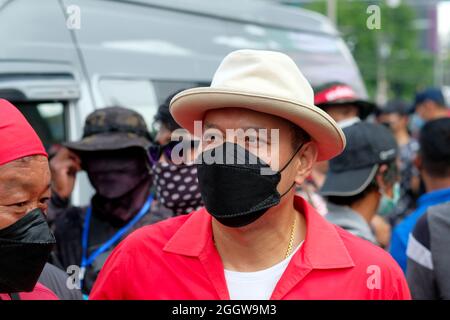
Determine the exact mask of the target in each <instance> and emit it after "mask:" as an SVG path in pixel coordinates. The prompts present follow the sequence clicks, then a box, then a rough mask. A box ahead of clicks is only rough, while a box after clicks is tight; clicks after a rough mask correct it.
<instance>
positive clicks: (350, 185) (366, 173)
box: [320, 164, 379, 197]
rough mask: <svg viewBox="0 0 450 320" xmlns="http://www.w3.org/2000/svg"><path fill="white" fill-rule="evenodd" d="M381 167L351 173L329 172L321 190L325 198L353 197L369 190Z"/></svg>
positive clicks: (361, 169)
mask: <svg viewBox="0 0 450 320" xmlns="http://www.w3.org/2000/svg"><path fill="white" fill-rule="evenodd" d="M378 167H379V165H378V164H376V165H374V166H372V167H366V168H360V169H355V170H351V171H343V172H333V171H328V173H327V177H326V180H325V183H324V184H323V186H322V188H321V189H320V194H321V195H323V196H338V197H351V196H354V195H357V194H359V193H361V192H362V191H364V189H366V188H367V186H368V185H369V183H370V182H371V181H372V179H373V178H374V177H375V174H376V173H377V170H378Z"/></svg>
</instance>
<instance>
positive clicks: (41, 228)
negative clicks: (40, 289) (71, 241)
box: [0, 209, 56, 293]
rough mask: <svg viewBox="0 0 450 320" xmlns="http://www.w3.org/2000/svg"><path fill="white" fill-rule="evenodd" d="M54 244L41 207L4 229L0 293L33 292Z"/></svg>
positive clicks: (0, 232)
mask: <svg viewBox="0 0 450 320" xmlns="http://www.w3.org/2000/svg"><path fill="white" fill-rule="evenodd" d="M55 243H56V242H55V237H54V236H53V233H52V232H51V231H50V228H49V226H48V224H47V221H46V220H45V216H44V213H43V212H42V210H40V209H35V210H33V211H31V212H29V213H28V214H26V215H25V216H24V217H23V218H21V219H20V220H19V221H17V222H16V223H14V224H12V225H10V226H9V227H6V228H4V229H1V230H0V293H14V292H29V291H32V290H33V289H34V287H35V285H36V283H37V281H38V278H39V276H40V275H41V272H42V269H43V268H44V265H45V263H46V262H47V260H48V257H49V254H50V252H51V251H52V248H53V246H54V245H55Z"/></svg>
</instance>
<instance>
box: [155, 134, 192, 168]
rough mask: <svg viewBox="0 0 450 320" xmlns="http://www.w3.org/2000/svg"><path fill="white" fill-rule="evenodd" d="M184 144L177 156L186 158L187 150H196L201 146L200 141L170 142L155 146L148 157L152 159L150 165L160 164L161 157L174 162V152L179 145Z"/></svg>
mask: <svg viewBox="0 0 450 320" xmlns="http://www.w3.org/2000/svg"><path fill="white" fill-rule="evenodd" d="M180 143H181V144H184V146H183V147H182V148H180V151H179V152H177V156H180V157H184V151H186V150H196V149H197V148H198V146H199V144H200V141H199V140H188V141H184V140H183V141H170V142H169V143H166V144H163V145H161V144H153V145H151V146H150V147H149V149H148V156H149V159H150V163H151V164H152V165H154V164H156V163H158V162H159V159H160V158H161V156H164V158H165V159H166V160H167V161H169V162H173V161H172V151H173V149H174V148H175V146H177V145H179V144H180Z"/></svg>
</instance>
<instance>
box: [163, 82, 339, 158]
mask: <svg viewBox="0 0 450 320" xmlns="http://www.w3.org/2000/svg"><path fill="white" fill-rule="evenodd" d="M222 108H244V109H249V110H253V111H258V112H263V113H267V114H271V115H275V116H278V117H280V118H283V119H286V120H289V121H291V122H292V123H294V124H296V125H297V126H299V127H300V128H302V129H303V130H305V131H306V132H307V133H308V134H309V135H310V136H311V138H312V140H313V141H315V142H316V144H317V147H318V157H317V161H323V160H328V159H331V158H333V157H335V156H337V155H338V154H340V153H341V152H342V151H343V150H344V147H345V135H344V133H343V132H342V130H341V129H340V128H339V126H338V125H337V124H336V122H335V121H334V120H333V119H332V118H331V117H330V116H329V115H328V114H327V113H326V112H325V111H323V110H321V109H320V108H318V107H316V106H314V105H305V104H299V103H297V102H295V101H290V100H285V99H280V98H276V97H270V96H264V95H255V94H251V93H247V92H239V91H236V90H225V89H217V88H211V87H201V88H193V89H188V90H185V91H182V92H180V93H179V94H177V95H176V96H175V97H174V98H173V99H172V101H171V103H170V112H171V113H172V116H173V118H174V119H175V121H176V122H177V123H178V124H179V125H180V126H181V127H183V128H185V129H187V130H188V131H189V132H191V133H192V134H194V135H195V134H196V133H195V132H194V121H203V118H204V115H205V113H206V112H207V111H209V110H212V109H222Z"/></svg>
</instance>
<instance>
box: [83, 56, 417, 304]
mask: <svg viewBox="0 0 450 320" xmlns="http://www.w3.org/2000/svg"><path fill="white" fill-rule="evenodd" d="M313 101H314V94H313V90H312V88H311V86H310V84H309V83H308V81H307V80H306V79H305V77H304V76H303V75H302V73H301V72H300V70H299V69H298V67H297V66H296V64H295V63H294V62H293V61H292V60H291V59H290V58H289V57H288V56H287V55H285V54H282V53H279V52H270V51H255V50H238V51H235V52H232V53H230V54H229V55H228V56H226V57H225V59H224V60H223V61H222V63H221V65H220V66H219V68H218V69H217V71H216V73H215V75H214V78H213V81H212V84H211V86H210V87H206V88H194V89H188V90H185V91H182V92H180V93H179V94H177V95H176V96H175V97H174V98H173V99H172V102H171V107H170V109H171V113H172V115H173V117H174V119H175V120H176V121H177V122H178V123H179V124H180V125H181V126H182V127H183V128H185V129H187V130H188V131H189V132H191V133H192V134H194V135H197V136H198V135H200V134H201V137H200V138H201V139H202V143H201V146H200V149H199V150H198V156H197V158H196V163H197V172H198V173H197V174H198V181H199V185H200V188H201V195H202V198H203V201H204V203H205V207H204V208H201V209H200V210H198V211H194V212H192V213H190V214H188V215H184V216H180V217H176V218H173V219H169V220H166V221H163V222H161V223H158V224H155V225H152V226H149V227H145V228H143V229H141V230H140V231H137V232H135V233H134V234H132V235H131V236H129V237H128V238H127V239H126V240H125V241H124V242H122V244H121V245H120V246H119V247H118V248H117V249H116V251H115V252H114V253H113V254H112V256H111V258H110V259H109V260H108V262H107V263H106V265H105V267H104V270H102V272H101V273H100V276H99V279H98V281H97V283H96V286H95V287H94V290H93V293H92V295H91V298H93V299H188V300H189V299H262V300H264V299H409V298H410V294H409V290H408V287H407V284H406V281H405V279H404V276H403V274H402V272H401V270H400V268H399V267H398V266H397V265H396V263H395V262H394V261H393V259H392V258H391V257H390V256H389V255H388V254H387V253H386V252H384V251H383V250H381V249H379V248H377V247H376V246H374V245H372V244H370V243H369V242H367V241H365V240H362V239H358V238H356V237H355V236H353V235H351V234H349V233H347V232H346V231H344V230H342V229H340V228H338V227H336V226H334V225H332V224H331V223H329V222H327V221H326V220H325V219H324V218H322V217H321V216H320V215H319V214H318V213H317V212H316V211H315V210H314V208H312V207H311V206H310V205H309V204H308V203H307V202H306V201H305V200H303V199H302V198H301V197H298V196H295V192H294V186H295V185H298V184H301V183H303V181H304V180H305V178H306V177H307V176H308V175H309V173H310V171H311V167H312V165H313V164H314V163H315V162H316V161H318V160H328V159H331V158H333V157H335V156H337V155H338V154H340V153H341V152H342V151H343V149H344V147H345V137H344V134H343V132H342V130H341V129H340V128H339V126H338V125H337V124H336V122H335V121H334V120H333V119H332V118H330V116H328V115H327V114H326V113H325V112H324V111H322V110H321V109H319V108H317V107H316V106H314V103H313ZM199 129H200V130H199ZM242 133H244V134H243V137H242ZM349 179H351V177H349ZM174 188H176V186H174Z"/></svg>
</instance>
